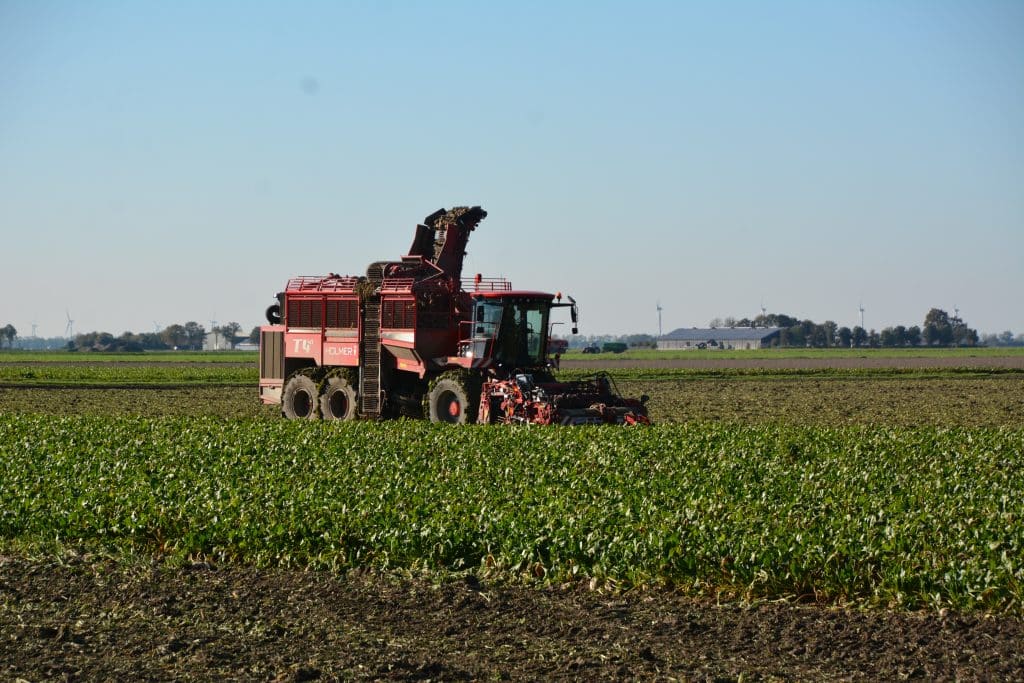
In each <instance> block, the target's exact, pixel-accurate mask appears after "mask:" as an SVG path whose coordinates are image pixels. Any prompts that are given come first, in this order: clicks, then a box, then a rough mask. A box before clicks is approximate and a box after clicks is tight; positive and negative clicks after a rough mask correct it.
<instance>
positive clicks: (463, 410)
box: [427, 377, 480, 425]
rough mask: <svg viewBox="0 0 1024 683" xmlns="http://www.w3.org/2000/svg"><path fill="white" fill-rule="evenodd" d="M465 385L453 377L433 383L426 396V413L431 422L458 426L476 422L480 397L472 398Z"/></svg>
mask: <svg viewBox="0 0 1024 683" xmlns="http://www.w3.org/2000/svg"><path fill="white" fill-rule="evenodd" d="M466 385H467V382H465V381H460V380H459V379H456V378H454V377H442V378H440V379H438V380H437V381H436V382H434V384H433V386H432V387H430V393H429V394H427V413H428V417H429V418H430V421H431V422H449V423H451V424H460V425H461V424H468V423H471V422H476V413H477V401H479V400H480V397H479V395H478V396H475V397H474V396H473V395H472V393H471V392H470V390H469V388H468V387H467V386H466ZM478 393H479V392H478ZM474 399H475V400H474Z"/></svg>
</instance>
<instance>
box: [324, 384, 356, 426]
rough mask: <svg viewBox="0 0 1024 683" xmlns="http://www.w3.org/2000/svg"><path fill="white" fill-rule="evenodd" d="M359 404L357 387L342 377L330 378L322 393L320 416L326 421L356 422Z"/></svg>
mask: <svg viewBox="0 0 1024 683" xmlns="http://www.w3.org/2000/svg"><path fill="white" fill-rule="evenodd" d="M357 407H358V404H357V403H356V390H355V387H353V386H352V384H351V383H350V382H349V381H348V378H346V377H343V376H341V375H334V376H332V377H328V378H327V381H325V382H324V385H323V389H322V390H321V392H320V414H321V415H323V418H324V419H325V420H354V419H356V413H357V410H356V409H357Z"/></svg>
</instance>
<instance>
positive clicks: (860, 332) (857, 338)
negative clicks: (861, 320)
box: [850, 325, 868, 348]
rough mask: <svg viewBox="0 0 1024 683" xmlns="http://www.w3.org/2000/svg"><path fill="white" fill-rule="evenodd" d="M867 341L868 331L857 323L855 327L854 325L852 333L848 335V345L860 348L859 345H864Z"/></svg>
mask: <svg viewBox="0 0 1024 683" xmlns="http://www.w3.org/2000/svg"><path fill="white" fill-rule="evenodd" d="M867 341H868V333H867V331H866V330H865V329H864V328H863V327H861V326H860V325H857V326H856V327H854V328H853V334H852V335H851V337H850V346H856V347H858V348H860V347H861V346H864V345H865V344H867Z"/></svg>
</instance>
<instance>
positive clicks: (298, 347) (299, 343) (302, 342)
mask: <svg viewBox="0 0 1024 683" xmlns="http://www.w3.org/2000/svg"><path fill="white" fill-rule="evenodd" d="M292 342H293V343H294V344H295V353H309V352H310V350H311V349H312V348H313V342H311V341H309V340H308V339H293V340H292Z"/></svg>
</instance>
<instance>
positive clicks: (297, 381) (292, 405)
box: [281, 374, 320, 420]
mask: <svg viewBox="0 0 1024 683" xmlns="http://www.w3.org/2000/svg"><path fill="white" fill-rule="evenodd" d="M318 396H319V392H318V391H317V390H316V382H314V381H313V378H312V377H310V376H308V375H302V374H296V375H292V376H291V378H290V379H289V380H288V382H287V383H285V385H284V391H283V392H282V394H281V414H282V415H284V416H285V417H287V418H288V419H289V420H315V419H317V418H319V417H320V413H319V411H318V410H317V397H318Z"/></svg>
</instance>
